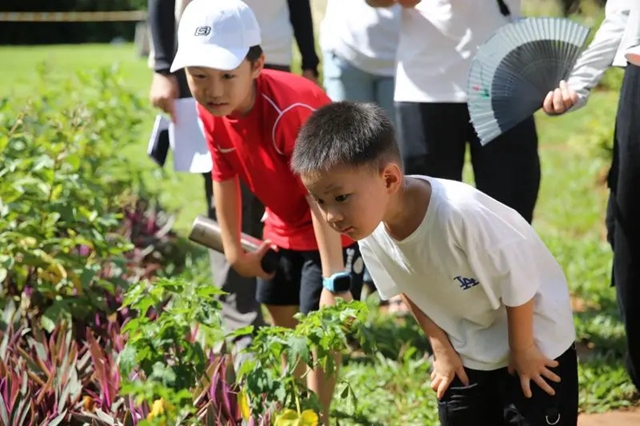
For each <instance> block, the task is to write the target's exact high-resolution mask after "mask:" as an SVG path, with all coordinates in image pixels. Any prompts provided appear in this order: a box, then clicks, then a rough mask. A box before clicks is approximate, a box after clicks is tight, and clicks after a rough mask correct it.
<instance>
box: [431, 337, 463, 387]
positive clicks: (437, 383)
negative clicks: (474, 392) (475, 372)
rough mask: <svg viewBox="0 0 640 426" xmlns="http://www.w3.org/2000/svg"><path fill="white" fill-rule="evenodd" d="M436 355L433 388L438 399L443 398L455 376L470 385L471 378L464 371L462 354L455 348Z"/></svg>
mask: <svg viewBox="0 0 640 426" xmlns="http://www.w3.org/2000/svg"><path fill="white" fill-rule="evenodd" d="M434 355H435V356H434V358H435V360H434V361H433V372H432V373H431V389H433V390H434V391H435V392H436V395H437V397H438V399H442V397H443V395H444V393H445V392H446V390H447V388H448V387H449V385H450V384H451V382H452V381H453V379H454V378H455V376H458V378H459V379H460V381H461V382H462V384H463V385H465V386H469V378H468V377H467V373H466V372H465V371H464V366H463V365H462V360H461V359H460V355H458V353H457V352H456V351H455V350H453V348H451V349H447V350H443V351H440V352H436V353H435V354H434Z"/></svg>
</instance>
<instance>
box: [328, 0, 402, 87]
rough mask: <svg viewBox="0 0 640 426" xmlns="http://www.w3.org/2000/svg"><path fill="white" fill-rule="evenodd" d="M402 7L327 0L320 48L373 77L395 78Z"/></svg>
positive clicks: (362, 1) (348, 0)
mask: <svg viewBox="0 0 640 426" xmlns="http://www.w3.org/2000/svg"><path fill="white" fill-rule="evenodd" d="M400 9H401V7H400V6H399V5H395V6H393V7H389V8H374V7H371V6H369V5H368V4H367V2H366V1H365V0H328V2H327V9H326V12H325V15H324V18H323V19H322V23H321V24H320V37H319V44H320V48H321V49H322V50H323V51H325V52H333V53H335V54H336V55H338V56H340V58H342V59H344V60H346V61H347V62H349V63H351V64H353V66H355V67H356V68H359V69H361V70H363V71H366V72H368V73H370V74H374V75H381V76H388V77H393V75H394V74H395V59H396V50H397V48H398V39H399V37H400Z"/></svg>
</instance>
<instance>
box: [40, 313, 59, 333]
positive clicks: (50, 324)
mask: <svg viewBox="0 0 640 426" xmlns="http://www.w3.org/2000/svg"><path fill="white" fill-rule="evenodd" d="M40 326H41V327H42V328H43V329H44V330H46V331H47V332H48V333H51V332H52V331H53V330H54V329H55V328H56V323H55V322H54V320H52V319H51V318H49V317H48V316H47V315H46V314H43V315H42V317H40Z"/></svg>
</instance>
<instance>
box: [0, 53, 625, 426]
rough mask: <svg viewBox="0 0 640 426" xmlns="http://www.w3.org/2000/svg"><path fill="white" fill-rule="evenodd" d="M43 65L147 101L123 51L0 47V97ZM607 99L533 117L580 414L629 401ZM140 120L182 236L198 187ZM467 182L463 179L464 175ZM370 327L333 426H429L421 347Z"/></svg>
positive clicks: (415, 340)
mask: <svg viewBox="0 0 640 426" xmlns="http://www.w3.org/2000/svg"><path fill="white" fill-rule="evenodd" d="M43 61H45V62H44V63H45V64H46V65H45V67H44V69H45V70H46V71H47V72H49V73H50V74H51V75H53V76H54V78H58V77H64V76H66V75H71V74H72V73H74V72H76V71H79V70H90V69H95V68H97V67H100V66H106V65H111V64H115V63H117V64H118V65H119V67H120V69H121V70H122V72H123V75H124V78H125V79H126V81H127V84H129V85H130V86H131V88H133V89H134V90H135V91H136V92H137V93H139V95H140V96H141V97H142V98H143V99H146V97H147V92H148V88H149V84H150V77H151V74H150V71H149V69H148V68H147V65H146V60H145V59H143V58H137V57H136V56H135V54H134V49H133V46H132V45H130V44H127V45H120V46H107V45H84V46H48V47H34V48H26V47H19V48H14V47H1V48H0V62H2V63H4V64H9V66H4V67H2V68H1V69H0V97H6V96H11V97H19V98H27V97H31V96H37V90H35V89H34V81H35V79H37V71H36V70H37V68H38V66H39V64H42V63H43ZM80 89H81V88H78V90H80ZM616 100H617V96H616V94H615V93H607V92H597V93H594V95H593V96H592V99H591V100H590V103H589V105H588V106H587V107H586V108H585V109H583V110H582V111H579V112H576V113H573V114H570V115H567V116H564V117H559V118H550V117H546V116H544V115H542V114H538V116H537V123H538V128H539V137H540V155H541V158H542V165H543V181H542V188H541V191H540V197H539V203H538V206H537V210H536V217H535V223H534V225H535V227H536V229H537V230H538V231H539V232H540V234H541V236H542V238H543V239H544V240H545V242H546V243H547V244H548V245H549V247H550V248H551V250H552V251H553V253H554V254H555V255H556V256H557V258H558V259H559V261H560V262H561V264H562V266H563V267H564V270H565V272H566V274H567V277H568V279H569V282H570V286H571V289H572V291H573V293H574V295H575V296H576V299H579V300H580V304H581V306H582V309H581V311H580V312H577V313H576V326H577V329H578V334H579V338H580V340H581V341H582V342H583V344H582V345H581V348H582V349H584V350H582V354H583V362H582V363H581V379H582V391H581V407H582V409H583V410H585V411H601V410H606V409H608V408H611V407H617V406H623V405H627V404H629V403H630V402H629V401H630V399H631V396H632V389H631V386H630V384H629V382H628V380H627V377H626V375H625V373H624V369H623V366H622V349H623V342H622V337H623V331H622V328H621V327H620V325H619V322H618V317H617V311H616V304H615V298H614V292H613V290H612V289H611V288H610V287H609V270H610V264H611V254H610V249H609V247H608V245H607V244H606V242H605V240H604V233H603V218H604V214H603V212H604V206H605V202H606V194H607V193H606V188H605V187H604V186H603V184H602V176H603V172H604V171H606V166H607V160H606V159H605V158H604V157H603V156H602V155H601V154H602V151H601V150H599V148H598V144H599V143H600V142H601V141H602V140H607V138H610V137H611V133H612V126H613V118H614V116H615V109H616ZM145 114H146V121H147V122H146V125H145V127H144V128H143V129H141V130H142V133H141V134H140V137H139V143H137V144H135V145H132V146H130V147H129V154H130V155H131V157H132V158H134V159H135V162H136V164H137V166H139V167H140V168H141V169H143V170H144V171H145V172H144V176H145V180H146V182H147V183H148V184H149V185H150V186H152V187H154V188H161V189H162V198H161V201H162V203H163V205H164V206H165V207H166V208H168V209H170V210H174V211H175V212H176V214H177V215H178V220H177V229H178V231H180V232H181V233H182V234H183V235H184V233H185V231H186V230H187V229H188V228H189V226H190V223H191V221H192V220H193V218H194V217H195V216H196V215H197V214H200V213H201V212H204V211H205V205H204V196H203V190H202V178H201V177H200V176H197V175H188V174H175V173H173V172H172V171H171V163H170V161H169V162H168V164H167V167H166V173H165V174H162V173H159V169H158V168H157V167H155V166H154V165H153V163H152V162H151V161H150V160H149V159H148V158H147V156H146V143H147V141H146V138H147V134H148V132H149V130H150V129H151V125H152V121H153V118H154V115H155V112H154V111H153V110H152V109H151V108H150V107H149V108H148V109H147V110H145ZM596 116H597V117H598V118H597V120H596ZM467 177H468V180H470V176H469V171H468V170H467ZM203 265H205V264H203ZM203 267H205V266H203ZM371 321H372V326H373V327H374V328H375V329H376V332H377V333H378V334H379V336H380V337H379V340H380V342H381V350H382V352H381V354H379V355H377V356H372V357H367V358H364V359H359V360H357V361H356V360H352V361H351V362H348V363H347V366H346V367H345V369H344V370H343V376H344V377H345V378H348V379H349V381H350V382H351V383H352V385H353V386H354V388H355V391H356V393H357V394H358V395H359V397H360V403H359V405H358V408H357V410H356V412H355V414H354V412H353V409H352V407H351V406H349V405H348V404H347V403H346V402H344V401H341V400H340V399H338V400H337V403H336V409H337V413H338V414H340V413H343V414H344V415H345V416H347V417H350V418H351V420H349V419H345V420H344V422H341V424H356V423H358V424H384V425H392V424H393V425H396V424H397V425H417V424H432V423H431V422H432V421H433V419H434V418H435V417H434V416H435V405H434V397H433V393H432V392H431V391H430V390H429V388H428V374H427V369H428V363H427V362H426V361H424V360H423V359H422V355H423V354H424V351H425V348H424V340H423V338H422V337H421V335H420V333H419V331H418V330H417V328H416V327H415V324H413V323H412V322H411V321H410V322H409V323H404V322H395V321H392V320H390V319H389V318H386V317H382V316H377V315H373V316H372V319H371ZM356 419H359V420H356Z"/></svg>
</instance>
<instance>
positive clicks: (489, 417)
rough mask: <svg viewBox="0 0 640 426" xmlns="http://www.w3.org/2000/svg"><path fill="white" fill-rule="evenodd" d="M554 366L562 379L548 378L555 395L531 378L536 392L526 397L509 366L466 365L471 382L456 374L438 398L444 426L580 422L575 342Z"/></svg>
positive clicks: (571, 424)
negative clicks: (482, 368) (465, 382)
mask: <svg viewBox="0 0 640 426" xmlns="http://www.w3.org/2000/svg"><path fill="white" fill-rule="evenodd" d="M556 360H557V361H558V366H557V367H555V368H550V370H551V371H553V372H554V373H556V374H557V375H558V376H560V379H561V381H560V383H554V382H552V381H550V380H546V379H545V380H546V381H547V383H549V385H551V387H552V388H553V389H554V390H555V392H556V394H555V395H554V396H551V395H549V394H547V393H546V392H545V391H543V390H542V389H541V388H539V387H538V385H536V384H535V383H534V382H533V381H532V382H531V391H532V393H533V396H532V397H531V398H525V397H524V393H523V391H522V388H521V387H520V379H519V378H518V377H517V375H515V376H512V375H510V374H509V373H508V372H507V368H501V369H499V370H493V371H479V370H471V369H469V368H465V372H466V373H467V377H468V378H469V386H464V385H463V384H462V382H461V381H460V379H459V378H458V377H455V378H454V379H453V381H452V382H451V384H450V385H449V388H448V389H447V390H446V392H445V393H444V396H443V397H442V400H440V401H438V417H439V418H440V424H441V425H442V426H468V425H487V426H489V425H491V426H494V425H495V426H507V425H509V426H511V425H513V426H515V425H527V426H546V425H556V426H576V424H577V423H578V361H577V355H576V348H575V345H571V347H570V348H569V349H568V350H567V351H566V352H564V353H563V354H562V355H560V356H559V357H558V358H556Z"/></svg>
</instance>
